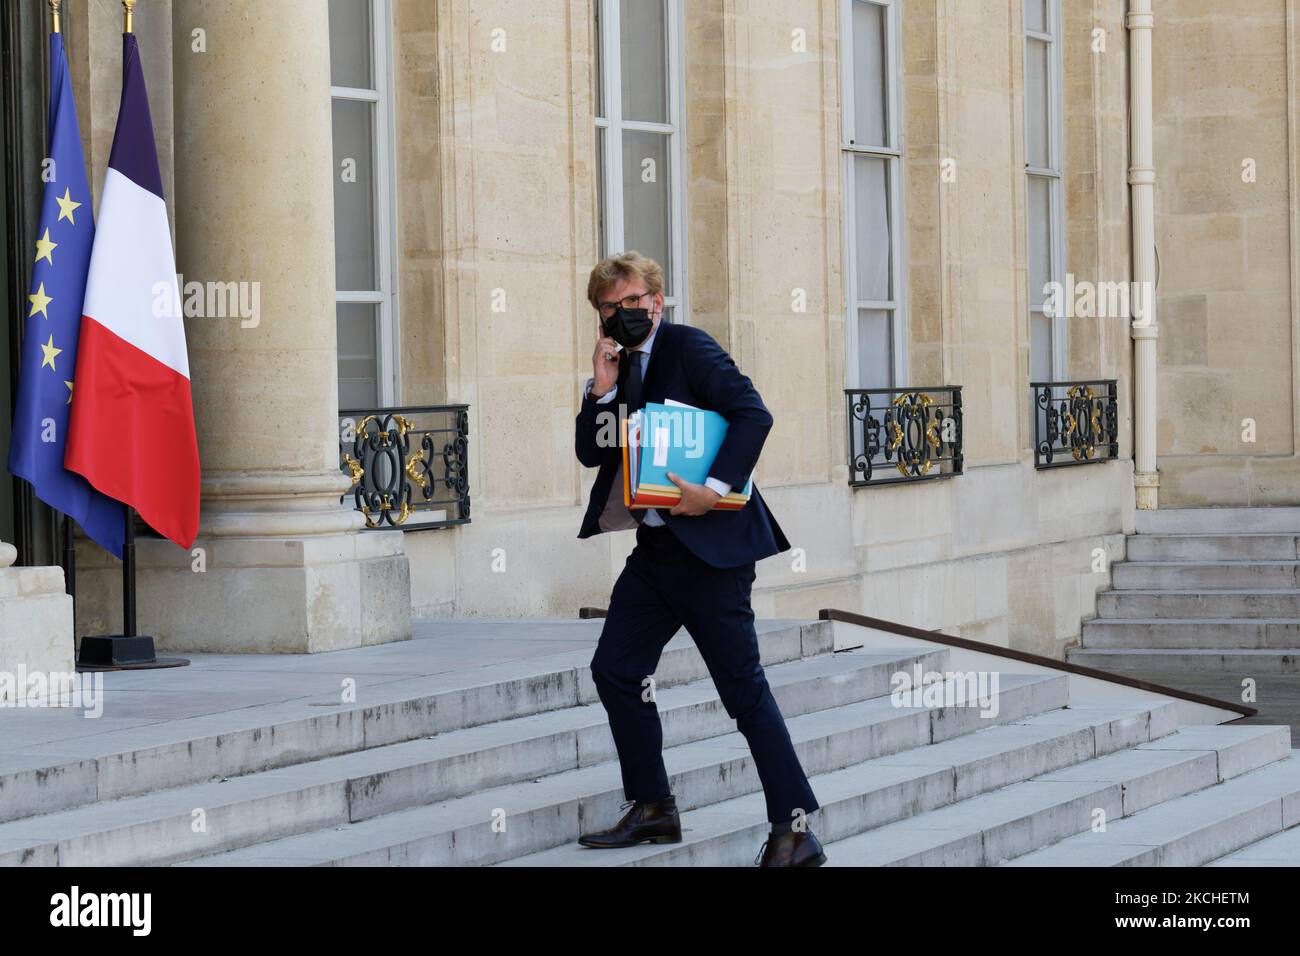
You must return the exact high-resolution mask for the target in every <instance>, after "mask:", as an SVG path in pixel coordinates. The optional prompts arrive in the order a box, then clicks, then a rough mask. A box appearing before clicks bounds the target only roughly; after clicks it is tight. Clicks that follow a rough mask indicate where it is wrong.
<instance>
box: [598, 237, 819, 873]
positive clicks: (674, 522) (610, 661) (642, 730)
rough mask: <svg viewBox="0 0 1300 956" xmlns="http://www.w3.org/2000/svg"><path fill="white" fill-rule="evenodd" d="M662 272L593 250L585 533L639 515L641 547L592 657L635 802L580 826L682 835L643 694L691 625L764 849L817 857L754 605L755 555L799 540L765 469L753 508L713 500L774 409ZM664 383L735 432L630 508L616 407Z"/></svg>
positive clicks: (730, 483) (621, 834) (782, 859)
mask: <svg viewBox="0 0 1300 956" xmlns="http://www.w3.org/2000/svg"><path fill="white" fill-rule="evenodd" d="M663 283H664V275H663V270H662V269H661V268H660V267H659V265H658V264H657V263H655V262H654V261H653V260H652V259H648V258H646V257H645V256H642V255H640V254H639V253H636V252H628V253H624V254H623V255H621V256H614V257H612V258H610V259H606V260H605V261H604V262H601V263H600V264H599V265H597V266H596V268H595V269H594V270H592V273H591V278H590V280H589V282H588V287H587V298H588V300H589V301H590V302H591V304H592V306H593V307H594V308H596V310H597V312H598V314H599V315H600V318H601V332H602V334H601V335H600V336H599V337H598V339H597V341H596V349H595V353H594V354H593V356H592V368H593V372H594V375H593V376H592V378H591V379H589V380H588V381H587V384H586V387H585V388H584V393H583V399H582V407H581V409H580V410H579V411H578V416H577V422H576V430H575V448H576V451H577V455H578V460H579V461H580V462H582V464H583V465H584V466H585V467H587V468H595V467H599V468H600V471H599V472H598V473H597V476H596V482H595V485H594V486H593V487H592V490H591V499H590V501H589V503H588V505H587V511H586V515H585V516H584V518H583V521H582V529H581V530H580V531H579V532H578V537H579V538H588V537H591V536H592V535H596V534H601V533H602V532H605V531H617V530H621V529H631V528H635V529H636V547H635V548H634V549H633V551H632V553H631V554H630V555H629V556H628V558H627V562H626V564H625V565H624V567H623V571H622V573H621V574H620V575H619V577H618V580H617V581H616V582H615V584H614V590H613V593H612V594H611V596H610V604H609V611H608V615H607V616H606V618H605V624H604V628H603V630H602V631H601V635H600V641H599V643H598V644H597V646H596V653H595V655H594V656H593V658H592V661H591V671H592V676H593V678H594V679H595V682H596V688H597V690H598V692H599V694H600V699H601V702H602V703H603V704H604V706H605V710H606V712H607V713H608V714H609V724H610V730H611V731H612V733H613V735H614V744H615V747H616V748H617V750H618V759H619V765H620V768H621V770H622V776H623V796H624V798H625V799H626V800H627V801H628V803H625V804H624V807H627V806H628V805H629V803H630V805H631V809H630V810H628V811H627V813H626V814H625V815H624V816H623V818H622V819H621V820H620V821H619V822H618V823H617V824H616V825H614V826H613V827H611V828H610V829H607V830H601V831H598V832H594V833H584V834H583V835H582V836H581V837H580V838H579V842H580V843H582V844H583V845H585V846H590V847H622V846H635V845H637V844H639V843H643V842H645V841H646V840H649V841H652V842H654V843H678V842H680V841H681V839H682V831H681V821H680V819H679V817H678V811H677V803H676V798H675V797H674V796H673V794H672V792H671V790H670V788H669V783H668V774H667V772H666V770H665V768H664V762H663V753H662V751H663V730H662V726H661V724H660V722H659V711H658V709H657V708H656V707H655V703H654V699H653V695H652V694H651V695H649V696H650V699H649V700H646V699H645V696H646V695H645V694H644V688H645V680H646V678H647V677H649V676H650V675H651V674H653V673H654V671H655V668H656V667H657V666H658V664H659V657H660V654H661V652H662V650H663V647H664V645H665V644H666V643H667V642H668V641H669V639H670V638H672V636H673V635H674V634H675V633H676V632H677V630H678V628H679V627H681V626H683V625H684V626H685V627H686V629H687V631H688V632H689V633H690V635H691V637H692V638H693V639H694V641H695V644H696V647H698V648H699V651H700V654H701V656H702V657H703V658H704V662H705V664H706V666H707V667H708V670H709V674H710V676H711V677H712V678H713V682H714V685H715V686H716V687H717V689H718V694H719V696H720V697H721V699H722V703H723V706H724V707H725V708H726V710H727V715H728V716H729V717H732V718H733V719H734V720H735V721H736V726H737V728H738V729H739V730H740V732H741V733H743V734H744V735H745V739H746V740H747V741H748V742H749V749H750V753H751V754H752V755H753V759H754V765H755V768H756V769H757V771H758V776H759V779H760V780H761V781H762V784H763V792H764V796H765V797H766V801H767V814H768V821H769V822H770V823H771V825H772V832H771V834H770V835H769V837H768V839H767V841H766V842H765V843H764V846H763V848H762V850H761V852H760V855H761V857H762V862H761V864H760V865H761V866H818V865H820V864H822V863H824V862H825V861H826V855H825V853H824V852H823V851H822V847H821V844H820V843H819V842H818V840H817V838H816V837H815V836H814V835H813V833H812V831H811V830H810V829H808V827H807V823H806V817H807V815H808V814H811V813H812V812H813V811H814V810H816V809H817V808H818V803H817V798H816V797H815V796H813V792H812V788H811V787H810V786H809V784H808V778H807V777H806V776H805V774H804V772H803V768H802V767H801V766H800V764H799V759H798V757H797V756H796V754H795V751H794V746H793V744H792V743H791V740H790V734H789V731H788V730H787V729H786V726H785V720H784V719H783V718H782V716H781V711H780V710H779V708H778V707H777V704H776V701H775V699H774V698H773V697H772V691H771V689H770V687H769V686H768V683H767V678H766V676H765V675H764V673H763V666H762V664H761V663H760V661H759V652H758V637H757V634H756V633H755V631H754V611H753V609H752V608H751V607H750V597H751V587H752V585H753V583H754V578H755V570H754V564H755V562H756V561H758V560H760V559H762V558H766V557H768V556H770V555H773V554H777V553H778V552H781V551H786V550H789V548H790V542H789V541H787V540H786V537H785V535H784V534H783V533H782V531H781V526H780V525H778V524H777V522H776V518H775V517H773V516H772V513H771V512H770V511H769V510H768V508H767V505H766V503H765V502H764V501H763V497H762V495H760V494H759V491H758V486H757V484H754V485H753V486H752V488H751V492H750V499H749V501H748V502H747V503H746V505H745V506H744V507H743V508H741V509H739V510H713V504H714V502H716V501H717V500H718V499H719V498H720V497H721V496H723V495H726V494H727V493H728V492H729V491H730V490H731V489H732V488H742V487H744V484H745V482H746V480H747V479H748V478H749V475H750V473H751V472H752V471H753V470H754V466H755V464H757V462H758V456H759V452H761V451H762V449H763V443H764V441H765V440H766V438H767V433H768V431H769V430H770V429H771V427H772V415H771V413H770V412H768V410H767V407H766V406H765V405H764V404H763V400H762V398H760V397H759V394H758V392H757V390H755V388H754V386H753V384H752V383H751V382H750V380H749V379H748V378H747V377H746V376H745V375H743V374H741V372H740V370H739V369H738V368H737V367H736V363H735V362H734V361H733V360H732V358H731V356H730V355H728V354H727V352H726V350H725V349H723V348H722V346H720V345H719V344H718V343H717V341H716V340H715V339H714V338H713V337H712V336H710V335H709V334H708V333H707V332H705V331H703V330H702V329H696V328H692V327H690V326H685V325H675V324H673V323H671V322H667V323H661V319H662V316H663V306H664V296H663ZM620 347H621V348H622V352H621V357H620V351H619V349H620ZM665 399H674V400H677V401H680V402H685V403H686V404H688V405H694V406H696V407H697V408H704V409H710V410H712V411H716V412H718V413H719V414H721V415H722V416H723V417H724V418H726V419H727V434H726V437H725V439H724V440H723V442H722V446H721V448H720V449H719V450H718V453H717V456H716V457H715V458H714V460H713V464H712V466H711V467H710V469H709V475H708V478H707V479H706V481H705V483H704V484H695V483H693V482H688V481H685V480H684V479H682V478H680V477H679V476H677V475H673V474H671V473H670V475H669V478H670V480H672V481H673V482H674V483H675V484H676V485H677V486H678V487H679V488H681V501H680V502H678V503H677V504H676V505H674V506H673V507H672V508H652V509H629V508H627V506H626V505H625V504H624V503H623V476H622V450H621V446H620V444H619V441H620V436H621V428H620V427H619V416H620V415H628V414H631V413H632V412H634V411H636V410H638V409H640V408H642V407H643V406H644V405H645V404H646V402H663V401H664V400H665ZM616 400H617V404H615V401H616Z"/></svg>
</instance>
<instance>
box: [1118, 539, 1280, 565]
mask: <svg viewBox="0 0 1300 956" xmlns="http://www.w3.org/2000/svg"><path fill="white" fill-rule="evenodd" d="M1297 540H1298V539H1297V536H1296V535H1294V534H1150V535H1147V534H1138V535H1130V536H1129V538H1128V545H1127V550H1126V556H1127V558H1128V560H1130V561H1194V562H1203V561H1207V560H1208V561H1294V560H1296V559H1297V558H1300V551H1297V548H1296V542H1297Z"/></svg>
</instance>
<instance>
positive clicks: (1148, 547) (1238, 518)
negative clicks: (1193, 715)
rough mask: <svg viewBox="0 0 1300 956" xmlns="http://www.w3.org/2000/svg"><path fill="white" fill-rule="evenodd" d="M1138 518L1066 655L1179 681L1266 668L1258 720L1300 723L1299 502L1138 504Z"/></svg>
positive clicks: (1220, 678)
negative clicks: (1107, 585)
mask: <svg viewBox="0 0 1300 956" xmlns="http://www.w3.org/2000/svg"><path fill="white" fill-rule="evenodd" d="M1136 528H1137V532H1138V533H1137V534H1135V535H1130V536H1129V537H1128V539H1127V541H1126V554H1127V560H1125V561H1123V562H1119V563H1117V564H1115V565H1114V567H1113V568H1112V569H1111V572H1112V577H1111V584H1112V589H1111V590H1107V591H1102V592H1099V593H1098V595H1097V617H1095V618H1093V619H1092V620H1087V621H1084V622H1083V625H1082V627H1081V630H1080V645H1079V646H1078V647H1075V648H1070V649H1068V650H1067V651H1066V659H1067V660H1068V661H1070V662H1071V663H1075V664H1081V665H1083V666H1086V667H1095V668H1098V669H1100V670H1106V671H1112V672H1114V673H1119V674H1125V675H1128V676H1130V677H1137V678H1142V679H1146V680H1149V681H1154V682H1156V683H1164V684H1172V685H1174V686H1189V685H1205V684H1206V683H1207V682H1208V683H1210V684H1214V685H1215V686H1218V685H1219V684H1221V683H1224V682H1226V681H1227V680H1228V679H1229V678H1233V677H1236V678H1238V679H1239V680H1240V679H1243V678H1246V677H1267V678H1268V679H1269V680H1268V684H1269V687H1268V693H1267V694H1264V693H1262V691H1261V694H1260V696H1259V697H1258V698H1257V700H1256V701H1252V705H1253V706H1256V707H1257V708H1258V709H1259V710H1260V714H1259V716H1258V717H1257V718H1254V719H1261V720H1263V721H1265V722H1267V723H1273V724H1288V725H1290V726H1297V725H1300V713H1297V711H1296V708H1295V700H1296V696H1297V695H1296V691H1297V690H1300V684H1297V682H1296V680H1295V677H1296V676H1297V675H1300V666H1298V664H1297V661H1300V560H1297V559H1298V558H1300V552H1297V550H1296V548H1297V542H1298V541H1300V508H1190V509H1174V510H1165V511H1139V512H1137V516H1136ZM1180 682H1181V683H1180ZM1236 693H1237V690H1236V689H1234V691H1233V694H1232V696H1234V697H1235V696H1236Z"/></svg>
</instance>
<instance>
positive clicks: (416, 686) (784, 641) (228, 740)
mask: <svg viewBox="0 0 1300 956" xmlns="http://www.w3.org/2000/svg"><path fill="white" fill-rule="evenodd" d="M757 630H758V632H759V634H758V638H759V651H760V656H761V659H762V661H763V664H764V666H765V667H766V666H770V665H774V664H779V663H782V662H788V661H798V660H800V659H802V658H806V657H812V656H815V655H821V654H828V653H829V652H830V651H831V650H832V649H833V637H832V630H831V628H830V626H829V622H826V621H816V622H810V623H800V622H794V623H791V622H759V623H758V624H757ZM683 633H684V632H683ZM590 664H591V651H590V650H589V649H588V650H584V651H581V652H565V653H561V654H554V655H548V656H543V657H536V658H531V659H528V660H520V661H512V662H510V663H507V664H497V665H491V666H486V667H481V668H478V669H477V670H473V671H458V672H455V673H451V674H446V675H435V676H422V677H413V678H411V679H409V680H395V681H390V682H387V683H382V684H377V685H373V686H368V687H366V688H365V690H364V694H362V695H361V697H362V698H363V699H361V700H360V701H359V702H358V703H354V704H341V703H340V701H339V695H337V694H335V695H332V696H328V697H305V698H302V699H300V700H295V701H290V702H287V703H277V704H267V705H260V706H251V707H245V708H242V709H239V710H236V711H232V712H229V713H225V714H221V715H220V716H203V717H192V718H185V719H178V720H168V721H161V720H160V721H158V722H157V723H155V724H147V725H144V726H137V727H131V728H129V729H125V730H116V731H108V732H106V733H93V728H94V726H95V725H96V723H97V722H96V721H94V720H84V719H83V718H81V717H79V716H76V715H74V714H67V715H50V716H58V717H65V716H66V717H67V718H70V719H73V720H77V721H80V722H81V723H83V724H85V725H86V730H85V734H86V736H83V737H76V738H72V739H67V740H60V741H58V742H57V743H54V744H45V743H41V744H33V745H31V746H29V747H26V748H23V747H15V746H7V747H6V748H5V750H4V752H3V753H0V796H2V797H3V799H0V823H4V822H6V821H10V820H17V819H21V818H23V817H26V816H30V815H32V814H35V813H49V812H51V811H54V810H60V809H70V808H73V807H77V806H83V805H86V804H89V803H94V802H96V801H104V800H116V799H121V798H124V797H130V796H135V795H141V794H148V793H153V792H156V791H158V790H164V789H169V788H173V787H179V786H184V785H187V784H193V783H200V782H203V781H208V780H220V779H223V778H227V777H235V776H241V775H244V774H248V773H255V772H260V771H264V770H270V769H275V768H278V767H289V766H295V765H298V764H302V763H307V762H310V761H313V760H319V759H322V758H325V757H329V756H335V755H340V754H349V753H354V752H356V751H359V750H364V749H366V748H371V747H381V746H385V745H388V744H392V743H400V742H402V741H407V740H419V739H422V738H425V737H430V736H433V735H436V734H446V733H449V732H451V731H455V730H461V729H464V728H468V727H476V726H481V725H486V724H492V723H496V722H498V721H502V720H509V719H513V718H517V717H524V716H528V715H531V714H545V713H551V712H554V711H556V710H558V709H562V708H565V707H576V706H580V705H586V704H593V703H598V702H599V697H598V695H597V693H596V688H595V684H594V683H593V682H592V679H591V668H590ZM708 677H709V674H708V668H707V667H706V666H705V664H704V660H703V658H701V657H700V655H699V652H698V650H697V649H696V648H695V645H694V644H693V643H692V642H691V641H690V639H689V637H686V638H684V639H682V638H680V637H679V638H674V639H673V641H671V642H670V643H669V644H668V645H667V646H666V647H665V648H664V652H663V655H662V657H661V658H660V662H659V667H658V669H657V670H656V673H655V680H656V684H657V686H658V687H659V688H661V689H662V688H669V687H674V686H677V685H681V684H685V683H689V682H694V681H702V680H707V679H708ZM237 679H238V678H237V676H235V677H232V680H237ZM42 716H46V715H42Z"/></svg>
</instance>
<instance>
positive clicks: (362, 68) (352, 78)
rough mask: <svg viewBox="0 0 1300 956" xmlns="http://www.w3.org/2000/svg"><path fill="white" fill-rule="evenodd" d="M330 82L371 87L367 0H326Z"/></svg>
mask: <svg viewBox="0 0 1300 956" xmlns="http://www.w3.org/2000/svg"><path fill="white" fill-rule="evenodd" d="M329 18H330V83H331V84H333V85H334V86H353V87H357V88H359V89H365V90H369V89H373V88H374V85H375V81H374V73H373V70H372V68H371V63H370V0H330V13H329Z"/></svg>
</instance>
